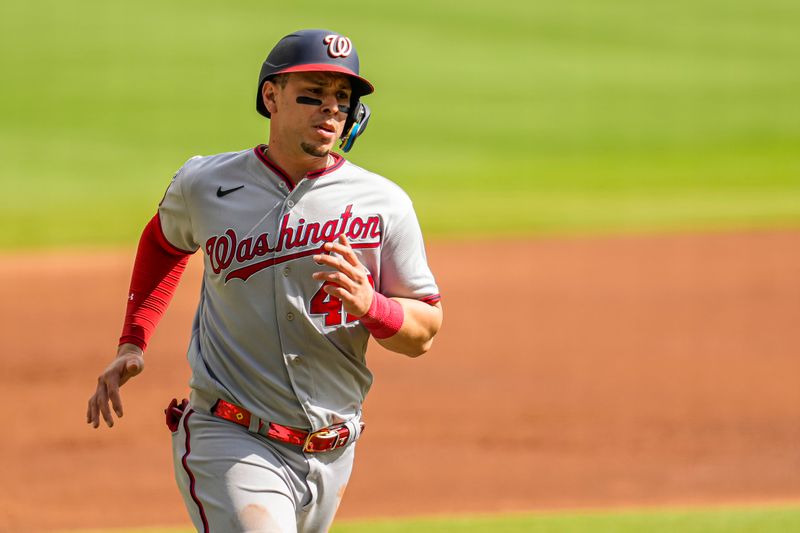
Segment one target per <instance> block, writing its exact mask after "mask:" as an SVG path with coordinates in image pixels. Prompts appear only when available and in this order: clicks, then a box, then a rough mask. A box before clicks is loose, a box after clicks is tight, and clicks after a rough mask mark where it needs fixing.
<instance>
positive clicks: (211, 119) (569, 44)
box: [0, 0, 800, 249]
mask: <svg viewBox="0 0 800 533" xmlns="http://www.w3.org/2000/svg"><path fill="white" fill-rule="evenodd" d="M799 26H800V4H798V3H797V2H793V1H790V0H764V1H759V2H756V1H753V0H751V1H745V0H733V1H723V0H693V1H688V0H677V1H675V2H668V3H664V2H642V1H639V0H616V1H613V2H612V1H597V0H576V1H567V2H556V3H553V2H529V1H524V0H516V1H507V2H503V3H498V4H492V3H487V2H482V1H481V2H478V1H475V0H466V1H459V2H454V1H444V0H433V1H429V0H408V1H406V2H402V3H393V4H388V3H374V2H367V1H357V2H345V3H344V4H342V5H337V6H336V7H335V8H334V7H329V8H324V9H323V6H321V5H320V4H318V3H315V2H308V1H297V2H291V3H290V2H287V3H284V4H282V5H281V6H280V7H278V6H275V5H272V4H265V3H263V2H253V1H242V2H235V3H219V2H210V1H208V0H198V1H194V2H156V1H154V0H142V1H141V2H135V3H130V2H121V1H119V0H106V1H100V0H87V1H84V2H80V3H77V4H75V3H64V2H56V1H53V0H45V1H42V2H36V3H26V2H4V3H3V4H2V6H1V7H0V46H2V50H3V52H2V54H0V69H2V72H3V73H4V77H3V78H4V79H3V83H2V84H1V85H0V115H1V116H2V117H3V118H2V122H0V178H2V183H3V185H4V194H2V195H0V225H2V228H3V229H4V231H2V233H0V249H15V248H20V247H24V248H28V247H44V246H46V247H51V246H57V247H67V246H71V245H75V244H81V245H87V246H98V245H100V246H103V245H118V244H130V243H132V242H134V241H135V239H136V238H137V237H138V234H139V231H140V229H141V227H142V225H143V223H144V222H145V221H146V220H147V219H148V218H149V216H151V214H152V213H153V211H154V209H155V206H156V204H157V202H158V200H159V199H160V197H161V194H162V192H163V190H164V188H165V186H166V184H167V182H168V180H169V178H170V177H171V176H172V174H173V172H174V171H175V170H176V169H177V168H178V167H179V166H180V165H181V164H182V163H183V161H185V160H186V159H187V158H189V157H190V156H192V155H194V154H198V153H200V154H210V153H216V152H221V151H229V150H238V149H241V148H245V147H248V146H252V145H255V144H257V143H258V142H263V141H265V140H266V133H267V124H266V122H265V121H264V120H263V119H262V118H261V117H260V116H259V115H257V114H256V113H255V110H254V109H253V107H254V105H253V104H254V98H255V95H254V92H255V83H256V78H257V74H258V69H259V67H260V64H261V61H263V59H264V57H265V55H266V53H267V51H268V50H269V48H271V46H272V45H273V44H274V43H275V42H276V41H277V40H278V39H279V38H280V37H281V36H282V35H284V34H285V33H288V32H289V31H291V30H293V29H297V28H301V27H328V28H335V29H339V30H340V31H342V32H344V33H346V34H349V35H350V36H351V37H352V38H353V39H354V41H355V42H356V45H357V46H358V48H359V51H360V55H361V60H362V73H363V74H364V75H365V76H366V77H368V78H369V79H370V80H372V81H373V82H374V84H375V85H376V87H377V92H376V93H375V94H374V95H372V96H370V97H369V99H368V100H367V101H368V102H369V103H370V104H371V106H372V108H373V110H374V115H373V120H372V121H371V123H370V128H369V132H368V134H367V135H365V136H364V137H362V138H361V139H360V140H359V143H358V145H357V147H356V149H355V150H354V151H353V152H351V156H350V158H351V160H353V161H354V162H356V163H357V164H360V165H362V166H365V167H366V168H369V169H371V170H374V171H376V172H379V173H381V174H384V175H386V176H387V177H390V178H391V179H393V180H395V181H397V182H399V183H400V184H401V185H402V186H404V187H405V188H406V189H407V190H408V191H409V192H410V193H411V195H412V197H413V198H414V199H415V202H416V205H417V208H418V211H419V214H420V218H421V219H422V223H423V227H424V229H425V230H426V233H427V234H428V235H430V236H439V237H458V238H472V237H475V236H489V235H497V234H506V235H532V234H541V233H551V234H552V233H564V232H568V233H586V232H618V231H653V230H671V229H680V230H687V229H688V230H694V229H728V228H733V229H736V228H751V227H774V226H793V227H796V226H798V225H800V157H798V156H797V152H798V146H800V69H797V68H796V67H797V64H798V60H799V59H800V32H797V31H796V29H797V27H799Z"/></svg>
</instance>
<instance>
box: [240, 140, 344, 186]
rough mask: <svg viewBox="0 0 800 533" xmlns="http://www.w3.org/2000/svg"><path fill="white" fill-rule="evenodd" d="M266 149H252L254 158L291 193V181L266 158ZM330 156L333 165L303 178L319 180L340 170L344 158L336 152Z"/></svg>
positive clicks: (265, 146)
mask: <svg viewBox="0 0 800 533" xmlns="http://www.w3.org/2000/svg"><path fill="white" fill-rule="evenodd" d="M266 149H267V145H266V144H259V145H258V146H256V147H255V148H253V152H255V154H256V157H257V158H258V160H259V161H261V162H262V163H263V164H264V165H265V166H266V167H267V168H268V169H270V170H271V171H272V172H274V173H275V174H277V175H278V177H280V178H281V179H282V180H283V181H284V183H286V186H287V187H289V190H290V191H291V190H292V189H294V184H292V180H290V179H289V175H288V174H286V172H284V170H283V169H282V168H281V167H279V166H278V165H277V164H275V163H274V162H273V161H272V160H271V159H270V158H268V157H267V155H266ZM331 155H332V156H333V164H332V165H330V166H328V167H325V168H321V169H319V170H314V171H312V172H309V173H307V174H306V176H305V177H306V178H307V179H316V178H319V177H320V176H324V175H325V174H330V173H331V172H333V171H334V170H336V169H338V168H340V167H341V166H342V165H344V162H345V158H344V157H342V156H341V155H339V154H337V153H336V152H331Z"/></svg>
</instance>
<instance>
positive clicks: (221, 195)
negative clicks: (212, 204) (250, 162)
mask: <svg viewBox="0 0 800 533" xmlns="http://www.w3.org/2000/svg"><path fill="white" fill-rule="evenodd" d="M243 187H244V185H239V186H238V187H234V188H233V189H227V190H224V191H223V190H222V187H221V186H220V187H219V188H218V189H217V198H222V197H223V196H227V195H229V194H230V193H232V192H233V191H238V190H239V189H241V188H243Z"/></svg>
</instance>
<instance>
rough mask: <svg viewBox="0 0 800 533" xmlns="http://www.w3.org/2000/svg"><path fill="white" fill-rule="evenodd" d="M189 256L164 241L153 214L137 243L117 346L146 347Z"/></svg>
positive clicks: (157, 219) (159, 225)
mask: <svg viewBox="0 0 800 533" xmlns="http://www.w3.org/2000/svg"><path fill="white" fill-rule="evenodd" d="M190 255H191V253H190V252H185V251H183V250H179V249H178V248H175V247H174V246H172V244H170V243H169V241H167V238H166V237H164V232H163V231H162V229H161V220H160V219H159V218H158V213H156V215H155V216H154V217H153V218H152V219H151V220H150V222H149V223H148V224H147V226H145V228H144V231H143V232H142V238H141V239H140V240H139V249H138V250H137V251H136V261H134V263H133V274H131V288H130V290H129V291H128V307H127V309H126V312H125V323H124V325H123V327H122V336H121V337H120V339H119V343H120V344H123V343H126V342H129V343H131V344H135V345H136V346H138V347H140V348H141V349H142V350H144V349H145V348H146V347H147V342H148V341H149V340H150V335H152V334H153V331H154V330H155V329H156V326H157V325H158V323H159V321H160V320H161V317H163V316H164V312H166V310H167V306H168V305H169V302H170V301H171V300H172V296H173V294H175V288H176V287H177V286H178V282H179V281H180V279H181V275H182V274H183V271H184V270H185V269H186V263H187V262H188V261H189V256H190Z"/></svg>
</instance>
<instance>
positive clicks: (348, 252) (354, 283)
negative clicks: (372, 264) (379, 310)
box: [311, 235, 374, 317]
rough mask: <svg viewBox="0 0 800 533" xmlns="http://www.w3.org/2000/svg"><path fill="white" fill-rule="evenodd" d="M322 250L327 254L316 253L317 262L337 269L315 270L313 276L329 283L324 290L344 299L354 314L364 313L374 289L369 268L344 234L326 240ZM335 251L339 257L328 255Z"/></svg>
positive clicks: (345, 307)
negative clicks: (331, 240) (369, 275)
mask: <svg viewBox="0 0 800 533" xmlns="http://www.w3.org/2000/svg"><path fill="white" fill-rule="evenodd" d="M322 249H323V250H324V251H326V252H328V253H327V254H317V255H315V256H314V261H316V263H317V264H319V265H327V266H329V267H331V268H334V269H336V270H335V271H333V272H331V271H324V272H314V273H313V274H311V277H312V278H314V279H316V280H320V281H324V282H327V283H326V284H324V285H323V287H322V289H323V290H324V291H325V292H326V293H328V294H330V295H331V296H333V297H335V298H339V299H340V300H341V301H342V307H343V308H344V310H345V311H347V312H348V313H350V314H351V315H353V316H357V317H361V316H364V315H365V314H366V313H367V311H369V307H370V305H371V304H372V295H373V292H374V289H373V288H372V284H371V283H370V281H369V277H368V273H367V269H366V268H365V267H364V265H362V264H361V261H359V260H358V256H357V255H356V253H355V251H353V248H352V247H351V246H350V243H349V242H348V240H347V237H345V236H344V235H339V238H338V239H337V240H336V241H334V242H326V243H325V244H324V245H323V247H322ZM332 252H335V253H337V254H339V256H338V257H337V256H335V255H329V254H330V253H332Z"/></svg>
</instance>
